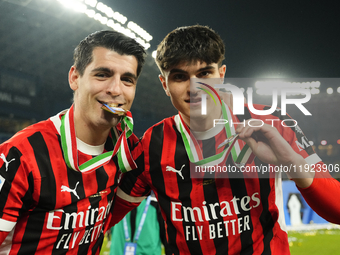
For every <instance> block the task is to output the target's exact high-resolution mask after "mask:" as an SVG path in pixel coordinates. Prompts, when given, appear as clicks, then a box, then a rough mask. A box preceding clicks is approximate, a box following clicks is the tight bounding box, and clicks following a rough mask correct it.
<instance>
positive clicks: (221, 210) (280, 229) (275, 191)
mask: <svg viewBox="0 0 340 255" xmlns="http://www.w3.org/2000/svg"><path fill="white" fill-rule="evenodd" d="M261 107H262V108H261ZM256 108H257V109H264V106H259V105H257V106H256ZM246 109H247V108H246ZM246 112H247V114H248V116H247V115H245V116H244V118H245V119H249V118H254V119H261V120H263V121H265V119H271V121H270V122H269V124H271V123H273V125H274V126H275V127H276V128H277V129H278V131H279V132H280V133H281V135H282V136H283V137H284V138H285V139H286V140H287V141H288V142H289V144H290V145H291V146H292V148H293V149H294V150H295V151H296V152H297V153H299V154H300V155H302V156H303V157H304V158H305V159H306V161H307V162H308V163H310V164H315V163H317V162H319V161H320V158H319V157H318V156H317V155H316V154H315V152H314V151H313V149H312V146H311V145H310V144H309V143H308V140H307V138H306V137H305V135H304V134H303V132H302V131H301V129H300V128H299V127H298V126H297V125H295V126H294V125H292V123H290V124H288V121H284V123H283V124H284V125H282V121H283V119H282V120H280V118H281V116H280V115H279V114H280V113H279V112H276V113H274V114H273V115H270V116H268V115H267V116H256V115H253V114H251V113H250V112H249V110H248V111H246ZM275 115H276V116H275ZM284 117H285V118H286V119H289V117H287V116H284ZM274 120H275V121H274ZM178 121H179V115H176V116H173V117H170V118H167V119H164V120H163V121H161V122H159V123H158V124H156V125H154V126H152V127H151V128H150V129H148V130H147V131H146V132H145V134H144V136H143V138H142V140H141V141H140V144H139V146H137V147H136V149H135V150H134V151H133V154H134V158H136V163H137V165H138V169H136V170H133V171H131V172H129V173H127V174H125V175H124V177H123V179H122V180H123V181H122V182H121V184H120V190H119V191H118V193H117V194H118V196H119V197H120V198H122V199H124V200H126V201H129V200H130V199H131V200H130V202H131V201H133V197H141V196H145V195H146V194H147V193H148V192H149V191H150V189H152V190H153V191H154V192H155V194H156V197H157V199H158V201H159V205H160V207H161V211H162V216H163V218H164V220H165V222H166V231H167V238H168V242H169V246H170V247H171V249H172V252H173V254H223V255H225V254H275V255H280V254H289V244H288V238H287V232H286V226H285V220H284V212H283V202H282V201H283V200H282V188H281V177H280V174H276V173H273V172H271V173H269V172H266V173H264V174H263V175H262V176H260V175H258V174H257V173H255V175H254V174H253V175H252V176H249V175H248V176H246V175H247V173H238V175H237V176H233V177H231V176H228V175H227V176H224V178H217V176H215V175H211V177H209V175H208V177H207V176H205V177H207V178H192V176H191V175H190V162H189V157H188V155H187V152H186V149H185V144H184V142H183V139H182V136H181V132H180V130H179V128H178ZM239 121H240V122H241V121H242V120H240V118H239ZM290 121H292V120H290ZM266 123H267V124H268V121H267V122H266ZM289 126H290V127H289ZM208 133H209V132H207V133H206V134H203V135H202V134H201V136H202V137H203V138H202V140H200V141H198V144H199V145H200V147H201V149H202V151H203V155H204V157H207V156H211V155H212V154H216V152H217V150H218V149H217V148H218V145H219V142H218V141H220V140H221V139H222V141H223V139H224V138H225V137H223V136H225V133H224V130H223V131H221V132H218V135H216V134H214V135H207V134H208ZM219 136H222V137H219ZM218 137H219V138H218ZM223 164H224V165H225V166H235V164H234V162H233V160H232V158H231V156H229V157H226V159H224V163H223ZM251 165H253V166H261V165H262V166H264V165H266V164H264V163H263V162H261V161H260V160H259V159H258V158H255V159H254V161H253V162H252V163H251ZM267 166H268V165H267ZM228 174H229V173H228ZM275 177H278V178H275ZM117 210H118V209H117Z"/></svg>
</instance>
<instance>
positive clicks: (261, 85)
mask: <svg viewBox="0 0 340 255" xmlns="http://www.w3.org/2000/svg"><path fill="white" fill-rule="evenodd" d="M320 85H321V83H320V81H312V82H289V81H285V80H280V79H278V80H275V79H273V80H272V79H270V80H265V81H257V82H255V88H256V93H257V94H258V95H272V90H273V89H278V90H281V89H289V88H292V89H308V90H310V92H311V94H319V93H320V90H319V87H320ZM287 95H292V96H296V95H301V93H298V92H296V93H295V92H290V93H287Z"/></svg>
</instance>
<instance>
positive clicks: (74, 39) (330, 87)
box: [0, 0, 340, 254]
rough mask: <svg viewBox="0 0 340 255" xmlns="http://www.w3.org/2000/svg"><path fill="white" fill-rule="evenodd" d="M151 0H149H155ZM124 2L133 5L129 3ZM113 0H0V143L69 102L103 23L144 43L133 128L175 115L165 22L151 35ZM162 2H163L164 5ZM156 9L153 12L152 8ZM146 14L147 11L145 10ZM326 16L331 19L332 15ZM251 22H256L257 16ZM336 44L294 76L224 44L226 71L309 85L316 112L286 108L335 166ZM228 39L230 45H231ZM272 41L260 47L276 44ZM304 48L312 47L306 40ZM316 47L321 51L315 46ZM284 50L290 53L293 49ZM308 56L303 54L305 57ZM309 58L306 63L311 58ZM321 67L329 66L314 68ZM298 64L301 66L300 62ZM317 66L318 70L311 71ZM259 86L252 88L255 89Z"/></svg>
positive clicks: (338, 151)
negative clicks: (73, 81)
mask: <svg viewBox="0 0 340 255" xmlns="http://www.w3.org/2000/svg"><path fill="white" fill-rule="evenodd" d="M123 2H125V1H121V2H120V3H118V1H117V4H118V5H120V6H122V5H124V3H123ZM146 2H149V3H150V1H146ZM175 2H176V1H175ZM126 3H127V4H130V5H133V4H132V1H127V2H126ZM178 3H179V1H178ZM178 3H177V4H178ZM115 4H116V3H115V1H110V0H106V2H105V3H102V2H99V1H97V0H0V35H1V36H0V142H3V141H5V140H7V139H8V138H10V137H11V136H12V135H13V134H14V133H15V132H17V131H18V130H20V129H22V128H24V127H25V126H28V125H30V124H32V123H35V122H37V121H40V120H43V119H46V118H48V117H50V116H52V115H54V114H56V113H58V112H60V111H61V110H63V109H66V108H68V107H69V106H70V104H71V103H72V91H71V90H70V88H69V85H68V77H67V74H68V70H69V68H70V66H71V65H72V63H73V60H72V55H73V49H74V48H75V46H76V45H77V44H78V43H79V41H80V40H81V39H83V38H84V37H85V36H86V35H88V34H90V33H92V32H94V31H97V30H103V29H116V30H119V31H122V32H124V33H127V34H129V35H130V36H136V37H137V38H139V39H138V40H140V42H142V43H143V44H144V46H145V47H146V48H147V52H148V57H147V60H146V65H145V67H144V70H143V72H142V75H141V77H140V79H139V82H138V86H137V94H136V100H135V102H134V104H133V107H132V109H131V110H132V113H133V116H134V120H135V133H136V134H137V135H138V136H141V135H142V134H143V132H144V131H145V130H146V129H147V128H148V127H149V126H151V125H152V124H154V123H156V122H158V121H160V120H161V119H163V118H165V117H167V116H170V115H173V114H176V110H175V109H174V108H173V107H172V105H171V102H170V100H169V99H168V98H167V97H166V95H165V93H164V92H163V89H162V87H161V85H160V83H159V81H158V74H159V71H158V69H157V67H156V65H155V63H154V59H153V58H152V52H153V51H154V50H155V49H156V46H157V44H158V43H159V42H160V40H161V39H162V38H163V37H164V36H165V35H166V33H167V32H169V31H170V30H171V29H167V28H168V27H167V28H165V32H163V33H162V34H158V35H157V37H156V38H153V39H152V31H145V30H144V29H143V28H141V26H140V25H138V24H136V23H134V22H133V20H130V19H131V18H132V19H134V18H135V16H134V14H133V13H132V12H131V13H122V14H121V13H119V12H118V11H119V10H112V9H111V7H112V8H113V6H115ZM159 5H160V7H162V4H159ZM110 6H111V7H110ZM301 6H302V5H300V6H299V7H301ZM163 7H164V6H163ZM303 7H304V6H303ZM136 8H138V6H137V7H136ZM174 8H175V7H174ZM287 8H288V7H287ZM315 8H317V7H315ZM335 10H336V9H334V10H333V9H332V8H331V9H329V11H333V12H332V14H334V11H335ZM337 10H339V9H337ZM165 11H167V10H166V8H165V9H163V10H160V12H165ZM153 14H155V15H156V13H155V12H154V13H153ZM153 14H152V15H153ZM248 14H249V11H248ZM124 15H126V16H124ZM129 15H130V16H129ZM145 15H146V16H148V14H147V13H146V14H145ZM150 15H151V14H150ZM188 15H189V14H188ZM322 15H323V16H318V17H317V18H318V19H319V20H321V18H323V19H326V17H327V15H328V13H327V12H325V11H324V12H323V14H322ZM329 16H330V17H331V15H329ZM156 17H158V16H156ZM149 18H150V17H149ZM182 18H183V17H182ZM184 18H185V17H184ZM175 20H176V17H173V19H166V20H164V21H162V22H163V23H165V22H174V26H172V29H173V28H175V27H176V25H177V24H176V22H175ZM158 21H159V22H160V23H162V22H161V21H160V20H158V19H155V20H154V21H153V22H154V23H157V22H158ZM179 22H180V21H179ZM190 22H191V23H190V24H195V23H198V22H199V23H200V24H203V25H205V24H206V23H204V22H203V21H200V20H199V19H198V20H197V21H193V20H191V21H190ZM249 22H252V20H250V21H249ZM306 23H308V22H306ZM328 23H329V24H328V25H329V27H330V29H331V31H333V32H334V34H332V36H333V37H332V39H336V38H338V39H340V38H339V31H338V29H337V30H334V29H333V28H332V25H333V26H336V27H337V28H338V25H335V24H333V23H332V24H331V22H328ZM154 25H155V24H154ZM156 25H157V24H156ZM179 25H187V24H184V23H183V24H179ZM209 25H210V24H209ZM160 26H162V24H160ZM229 26H232V24H231V25H230V24H229ZM212 27H213V28H214V29H215V30H217V31H218V32H220V31H221V30H219V28H216V27H214V26H213V25H212ZM250 29H251V28H250ZM287 29H288V28H287ZM318 29H319V30H323V27H321V26H320V27H318ZM303 30H305V28H301V30H298V31H297V32H296V36H297V37H298V36H299V34H298V33H299V31H303ZM319 30H318V31H319ZM255 32H256V31H255ZM149 33H150V34H151V35H150V34H149ZM275 35H276V36H277V34H274V35H273V36H272V37H273V38H274V36H275ZM221 36H222V37H223V38H224V40H225V41H226V39H228V40H229V39H230V44H232V47H231V48H232V49H233V47H234V48H235V47H237V45H238V44H239V43H238V42H237V40H236V41H235V40H234V39H233V36H232V35H231V36H230V38H226V36H225V35H224V34H221ZM290 36H292V35H290ZM268 38H269V37H268ZM268 38H263V41H261V43H260V42H258V43H257V44H258V45H259V44H261V45H262V44H266V43H267V42H266V40H269V39H268ZM312 39H313V36H312V35H310V37H309V38H308V40H310V41H311V44H312V45H313V41H312ZM319 39H320V38H319ZM287 40H290V39H287ZM320 40H322V38H321V39H320ZM325 40H327V38H325ZM262 42H263V43H262ZM337 42H338V40H329V41H327V42H325V44H323V45H322V46H321V47H319V45H318V46H315V45H314V46H310V48H308V49H309V50H310V51H311V52H310V53H311V55H313V54H315V56H313V57H311V58H310V59H314V58H315V62H313V63H311V65H316V67H313V66H312V67H310V70H311V71H310V72H307V71H306V69H307V68H309V67H301V69H300V70H301V71H302V72H301V74H299V73H297V72H298V71H296V72H294V71H292V72H291V75H290V76H285V75H282V73H284V71H282V72H280V64H281V63H280V60H275V62H274V63H273V66H274V67H276V71H273V72H271V71H270V70H269V71H268V74H269V75H263V73H256V72H255V71H249V69H247V68H248V66H247V65H242V63H243V62H242V58H240V59H239V58H238V54H239V53H238V52H242V51H246V53H247V54H249V49H248V51H247V44H248V42H246V43H245V44H242V45H241V46H240V47H239V48H235V51H236V53H235V52H233V50H230V49H228V48H227V59H228V56H229V55H230V59H231V60H230V64H228V74H229V77H240V78H244V77H252V78H253V79H254V78H256V77H260V78H289V81H290V82H291V83H294V82H295V83H294V84H295V85H296V86H302V87H303V86H305V87H306V86H307V88H308V89H310V90H311V92H312V98H311V100H309V102H308V103H306V104H304V105H305V107H306V108H307V109H308V110H309V111H310V112H311V113H312V116H304V114H302V112H301V111H300V110H299V109H297V108H296V107H294V106H291V107H288V109H287V111H288V113H289V114H290V115H291V116H292V118H293V119H296V120H298V124H299V126H300V127H301V129H302V130H303V131H304V133H305V135H306V136H307V137H308V138H309V140H310V141H309V142H310V143H309V145H310V146H313V148H314V149H315V151H316V152H317V153H318V155H319V156H320V157H321V158H322V159H323V161H324V162H325V163H326V164H328V165H333V166H335V165H339V164H340V157H339V156H340V132H339V127H340V118H339V116H340V115H339V108H340V103H339V101H340V82H339V79H338V78H339V69H338V68H339V67H338V65H335V66H333V65H330V63H328V62H327V60H326V58H329V56H332V58H333V59H336V60H337V61H339V59H340V54H339V47H338V46H336V47H334V46H335V45H338V44H337ZM228 43H229V41H228ZM228 43H227V47H228V45H230V44H228ZM253 46H254V45H253V44H249V48H251V47H253ZM267 46H268V45H267ZM267 46H265V47H264V48H262V50H265V49H268V50H272V48H270V47H267ZM242 47H243V48H242ZM254 47H255V46H254ZM301 47H302V46H301ZM303 47H304V46H303ZM306 47H308V45H307V44H306ZM318 47H319V48H318ZM320 48H322V50H323V51H321V52H324V53H325V57H324V58H323V57H322V56H321V53H320V51H317V49H318V50H320ZM292 49H293V48H292ZM312 49H315V50H316V51H315V52H314V51H313V50H312ZM284 50H285V51H287V50H288V48H285V49H284ZM237 51H238V52H237ZM254 52H256V49H254ZM293 53H294V54H299V52H298V50H296V49H295V50H293ZM282 54H284V53H282ZM304 56H305V55H304V54H302V55H301V58H303V57H304ZM253 57H258V58H259V59H260V60H261V56H260V53H258V54H257V55H256V54H254V56H253ZM310 59H308V60H307V61H310ZM319 60H320V61H319ZM244 61H245V62H247V64H248V65H254V66H256V68H257V69H256V68H255V69H254V70H263V69H265V68H266V66H267V67H268V65H263V66H264V67H263V68H262V69H261V68H260V67H259V66H261V64H263V60H262V62H261V61H259V62H258V63H256V62H255V60H254V59H250V61H247V59H246V60H244ZM335 63H338V62H335ZM290 64H291V65H292V68H291V69H292V70H293V69H294V65H295V67H298V66H301V65H303V64H302V63H300V62H299V63H295V64H292V63H285V61H283V63H282V65H286V66H287V65H290ZM230 65H231V66H233V65H239V66H240V67H239V69H237V70H236V69H233V67H231V70H230V68H229V66H230ZM257 65H259V66H257ZM323 65H324V67H325V69H328V70H329V72H327V71H324V72H317V71H316V70H319V69H320V68H319V67H320V66H323ZM242 68H244V70H245V72H244V73H242V71H240V70H241V69H242ZM295 69H297V70H299V69H298V68H295ZM247 70H248V71H247ZM277 70H279V71H277ZM314 71H315V74H314V73H311V72H314ZM292 77H298V78H296V79H294V78H292ZM304 77H307V78H304ZM316 77H320V78H316ZM259 81H260V79H259ZM237 82H238V80H235V83H237ZM306 84H307V85H306ZM235 85H239V84H235ZM257 89H258V88H254V90H257ZM254 102H255V103H263V102H264V103H267V104H271V97H270V96H266V95H263V93H262V92H261V91H258V92H257V93H256V94H255V95H254ZM305 146H307V145H305ZM332 175H333V176H334V177H335V178H337V179H340V173H339V172H333V173H332ZM305 209H306V208H305ZM332 233H333V232H332ZM338 234H339V233H338V232H337V235H338ZM294 240H295V241H296V240H299V239H298V237H296V239H292V245H294V244H296V245H297V246H299V245H298V243H299V242H298V241H296V242H295V241H294ZM300 246H301V245H300ZM293 254H298V253H293ZM309 254H312V253H309ZM314 254H317V253H314ZM319 254H322V253H319ZM323 254H335V253H323Z"/></svg>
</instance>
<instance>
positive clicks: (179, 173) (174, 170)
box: [166, 164, 185, 180]
mask: <svg viewBox="0 0 340 255" xmlns="http://www.w3.org/2000/svg"><path fill="white" fill-rule="evenodd" d="M184 166H185V164H184V165H183V166H182V167H181V169H180V170H177V169H175V168H173V167H171V166H167V167H166V171H171V172H174V173H178V175H179V176H181V177H182V180H184V177H183V175H182V169H183V167H184Z"/></svg>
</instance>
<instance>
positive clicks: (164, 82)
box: [158, 74, 170, 97]
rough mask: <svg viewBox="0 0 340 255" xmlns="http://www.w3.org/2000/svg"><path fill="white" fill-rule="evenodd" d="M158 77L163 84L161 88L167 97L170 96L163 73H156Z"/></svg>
mask: <svg viewBox="0 0 340 255" xmlns="http://www.w3.org/2000/svg"><path fill="white" fill-rule="evenodd" d="M158 78H159V80H160V81H161V83H162V86H163V89H164V91H165V94H166V95H167V96H168V97H169V96H170V93H169V90H168V86H167V84H166V79H165V77H164V76H163V75H161V74H160V75H158Z"/></svg>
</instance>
